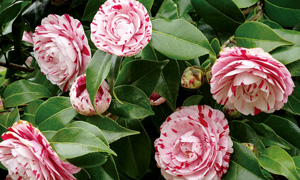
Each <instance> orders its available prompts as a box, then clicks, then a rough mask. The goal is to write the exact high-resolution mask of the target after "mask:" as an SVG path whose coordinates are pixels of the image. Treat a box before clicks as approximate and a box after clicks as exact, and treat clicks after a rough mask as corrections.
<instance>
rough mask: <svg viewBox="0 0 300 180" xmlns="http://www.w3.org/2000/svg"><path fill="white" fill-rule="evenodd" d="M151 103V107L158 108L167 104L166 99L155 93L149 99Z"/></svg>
mask: <svg viewBox="0 0 300 180" xmlns="http://www.w3.org/2000/svg"><path fill="white" fill-rule="evenodd" d="M149 101H150V104H151V106H158V105H161V104H162V103H164V102H166V99H165V98H163V97H162V96H160V95H159V94H157V93H156V92H155V91H154V92H153V93H152V95H151V96H150V97H149Z"/></svg>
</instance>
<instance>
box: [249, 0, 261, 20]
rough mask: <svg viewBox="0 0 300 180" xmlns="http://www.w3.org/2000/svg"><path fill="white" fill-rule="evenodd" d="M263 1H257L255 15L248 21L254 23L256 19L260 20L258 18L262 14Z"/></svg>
mask: <svg viewBox="0 0 300 180" xmlns="http://www.w3.org/2000/svg"><path fill="white" fill-rule="evenodd" d="M262 7H263V0H259V1H258V2H257V12H256V14H255V16H253V17H252V18H251V19H250V20H249V21H256V20H257V19H258V18H260V16H261V15H262V13H263V8H262Z"/></svg>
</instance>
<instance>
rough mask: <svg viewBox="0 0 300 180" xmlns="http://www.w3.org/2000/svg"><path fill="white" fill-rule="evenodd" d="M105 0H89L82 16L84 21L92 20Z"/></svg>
mask: <svg viewBox="0 0 300 180" xmlns="http://www.w3.org/2000/svg"><path fill="white" fill-rule="evenodd" d="M104 2H105V0H89V1H88V3H87V5H86V7H85V9H84V13H83V16H82V21H88V22H91V21H92V20H93V18H94V16H95V15H96V13H97V12H98V10H99V8H100V6H101V5H102V4H103V3H104Z"/></svg>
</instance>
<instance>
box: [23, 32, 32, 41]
mask: <svg viewBox="0 0 300 180" xmlns="http://www.w3.org/2000/svg"><path fill="white" fill-rule="evenodd" d="M22 40H23V41H26V42H28V43H30V44H33V43H34V42H33V33H32V32H31V31H24V33H23V37H22Z"/></svg>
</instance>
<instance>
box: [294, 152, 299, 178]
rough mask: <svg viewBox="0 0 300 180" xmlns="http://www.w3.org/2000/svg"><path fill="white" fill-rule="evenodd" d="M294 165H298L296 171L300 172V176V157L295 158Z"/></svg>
mask: <svg viewBox="0 0 300 180" xmlns="http://www.w3.org/2000/svg"><path fill="white" fill-rule="evenodd" d="M293 160H294V163H295V165H296V170H297V172H298V175H299V174H300V156H295V157H293Z"/></svg>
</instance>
